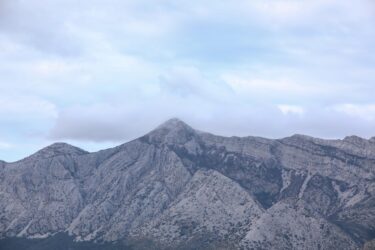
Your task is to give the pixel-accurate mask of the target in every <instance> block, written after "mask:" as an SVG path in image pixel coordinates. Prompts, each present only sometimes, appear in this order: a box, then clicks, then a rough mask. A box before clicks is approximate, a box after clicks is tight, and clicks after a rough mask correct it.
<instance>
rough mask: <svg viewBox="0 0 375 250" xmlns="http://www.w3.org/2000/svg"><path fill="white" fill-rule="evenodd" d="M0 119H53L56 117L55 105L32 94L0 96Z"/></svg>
mask: <svg viewBox="0 0 375 250" xmlns="http://www.w3.org/2000/svg"><path fill="white" fill-rule="evenodd" d="M0 115H1V118H0V119H1V120H6V119H9V118H10V117H11V119H17V120H29V119H30V118H35V119H40V118H45V119H54V118H56V117H57V109H56V106H55V105H54V104H53V103H51V102H49V101H47V100H44V99H41V98H39V97H34V96H19V95H12V96H0Z"/></svg>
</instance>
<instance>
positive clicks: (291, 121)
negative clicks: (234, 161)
mask: <svg viewBox="0 0 375 250" xmlns="http://www.w3.org/2000/svg"><path fill="white" fill-rule="evenodd" d="M374 24H375V2H374V1H372V0H357V1H353V0H311V1H310V0H274V1H272V0H269V1H267V0H243V1H239V0H238V1H237V0H233V1H217V0H189V1H172V0H170V1H168V0H154V1H146V0H134V1H131V0H106V1H103V0H80V1H77V0H43V1H42V0H0V159H3V160H7V161H14V160H18V159H20V158H22V157H25V156H27V155H28V154H31V153H33V152H34V151H36V150H37V149H40V148H41V147H43V146H46V145H48V144H51V143H52V142H55V141H65V142H68V143H71V144H74V145H77V146H80V147H82V148H84V149H86V150H90V151H94V150H98V149H101V148H106V147H109V146H114V145H118V144H121V143H123V142H126V141H128V140H131V139H134V138H136V137H138V136H141V135H142V134H144V133H146V132H148V131H149V130H150V129H152V128H154V127H155V126H157V125H158V124H159V123H161V122H163V121H164V120H166V119H168V118H171V117H178V118H180V119H182V120H184V121H185V122H187V123H188V124H190V125H192V126H193V127H195V128H197V129H200V130H205V131H210V132H213V133H216V134H221V135H238V136H244V135H256V136H264V137H269V138H280V137H285V136H289V135H292V134H296V133H299V134H308V135H312V136H317V137H323V138H342V137H344V136H345V135H352V134H356V135H359V136H362V137H365V138H369V137H372V136H375V28H374Z"/></svg>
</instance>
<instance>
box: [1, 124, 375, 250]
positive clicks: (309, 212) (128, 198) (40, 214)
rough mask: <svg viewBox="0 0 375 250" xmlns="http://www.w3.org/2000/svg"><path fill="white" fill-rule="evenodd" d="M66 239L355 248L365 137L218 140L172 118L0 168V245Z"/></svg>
mask: <svg viewBox="0 0 375 250" xmlns="http://www.w3.org/2000/svg"><path fill="white" fill-rule="evenodd" d="M60 232H65V233H69V234H70V235H71V236H73V237H74V238H76V240H82V241H107V242H112V241H118V240H125V241H129V240H138V241H140V240H150V241H152V242H155V243H156V245H157V246H158V247H159V248H160V249H206V248H207V249H209V248H210V247H211V248H216V249H359V248H362V247H364V246H366V247H367V248H368V247H369V246H372V245H373V242H374V238H375V141H374V139H370V140H365V139H362V138H359V137H355V136H351V137H346V138H345V139H343V140H322V139H316V138H312V137H308V136H303V135H294V136H291V137H288V138H284V139H280V140H269V139H264V138H259V137H243V138H239V137H229V138H228V137H221V136H215V135H212V134H208V133H203V132H200V131H196V130H194V129H193V128H191V127H189V126H188V125H186V124H185V123H183V122H182V121H179V120H177V119H172V120H169V121H167V122H166V123H164V124H162V125H161V126H159V127H158V128H156V129H155V130H154V131H151V132H150V133H149V134H147V135H145V136H143V137H141V138H138V139H136V140H134V141H131V142H128V143H126V144H123V145H120V146H118V147H115V148H111V149H107V150H102V151H99V152H96V153H88V152H86V151H84V150H81V149H79V148H76V147H73V146H70V145H68V144H64V143H56V144H53V145H51V146H49V147H47V148H44V149H42V150H40V151H39V152H37V153H35V154H34V155H32V156H30V157H27V158H25V159H23V160H21V161H18V162H14V163H5V162H2V161H0V238H8V237H15V236H17V237H25V238H44V237H49V236H51V235H53V234H56V233H60Z"/></svg>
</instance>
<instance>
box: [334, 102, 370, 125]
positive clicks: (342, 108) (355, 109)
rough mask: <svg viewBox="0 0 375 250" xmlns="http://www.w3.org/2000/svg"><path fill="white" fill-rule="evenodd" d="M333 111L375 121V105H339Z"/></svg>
mask: <svg viewBox="0 0 375 250" xmlns="http://www.w3.org/2000/svg"><path fill="white" fill-rule="evenodd" d="M332 109H333V110H335V111H337V112H340V113H344V114H346V115H348V116H351V117H355V118H359V119H363V120H368V121H375V104H339V105H335V106H334V107H332Z"/></svg>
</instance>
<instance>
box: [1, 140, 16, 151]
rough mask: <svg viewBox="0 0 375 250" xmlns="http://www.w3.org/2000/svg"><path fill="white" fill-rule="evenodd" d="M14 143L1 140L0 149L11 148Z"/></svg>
mask: <svg viewBox="0 0 375 250" xmlns="http://www.w3.org/2000/svg"><path fill="white" fill-rule="evenodd" d="M12 147H13V145H12V144H10V143H7V142H3V141H0V149H10V148H12Z"/></svg>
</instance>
